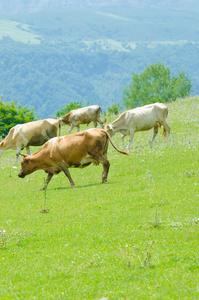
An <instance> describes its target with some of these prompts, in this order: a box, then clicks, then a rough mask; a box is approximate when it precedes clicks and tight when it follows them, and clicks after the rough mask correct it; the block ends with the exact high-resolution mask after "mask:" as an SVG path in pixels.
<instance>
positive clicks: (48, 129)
mask: <svg viewBox="0 0 199 300" xmlns="http://www.w3.org/2000/svg"><path fill="white" fill-rule="evenodd" d="M58 128H59V129H60V121H59V120H55V119H45V120H39V121H33V122H28V123H24V124H18V125H16V126H14V127H12V128H11V129H10V131H9V133H8V135H7V136H6V137H5V139H4V140H3V141H2V142H1V143H0V156H1V155H2V154H3V153H4V151H6V150H8V149H13V150H17V154H16V162H17V161H18V157H19V153H20V151H21V149H23V148H25V147H26V151H27V153H28V154H30V148H29V146H41V145H43V144H44V143H45V142H46V141H48V140H49V139H51V138H52V137H55V136H57V130H58Z"/></svg>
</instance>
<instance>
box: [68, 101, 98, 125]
mask: <svg viewBox="0 0 199 300" xmlns="http://www.w3.org/2000/svg"><path fill="white" fill-rule="evenodd" d="M99 114H100V106H99V105H91V106H86V107H82V108H78V109H74V110H71V111H70V122H74V123H76V124H77V125H78V124H89V123H90V122H91V121H93V120H94V121H95V120H97V117H98V116H99Z"/></svg>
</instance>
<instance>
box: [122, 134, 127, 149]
mask: <svg viewBox="0 0 199 300" xmlns="http://www.w3.org/2000/svg"><path fill="white" fill-rule="evenodd" d="M125 136H126V134H122V146H123V147H125V143H124V138H125Z"/></svg>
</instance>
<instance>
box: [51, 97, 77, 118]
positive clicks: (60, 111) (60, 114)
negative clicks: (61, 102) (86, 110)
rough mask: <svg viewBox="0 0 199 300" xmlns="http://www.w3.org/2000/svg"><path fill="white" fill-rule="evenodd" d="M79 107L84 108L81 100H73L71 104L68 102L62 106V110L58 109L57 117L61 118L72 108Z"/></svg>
mask: <svg viewBox="0 0 199 300" xmlns="http://www.w3.org/2000/svg"><path fill="white" fill-rule="evenodd" d="M77 108H82V103H81V102H80V101H77V102H76V101H74V102H71V103H70V104H67V105H66V106H65V107H64V108H62V109H61V110H58V111H57V112H56V117H58V118H60V117H62V116H64V115H66V114H67V113H69V112H70V111H71V110H73V109H77Z"/></svg>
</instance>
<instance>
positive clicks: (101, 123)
mask: <svg viewBox="0 0 199 300" xmlns="http://www.w3.org/2000/svg"><path fill="white" fill-rule="evenodd" d="M97 122H98V123H99V124H100V125H101V126H102V128H104V123H103V122H102V121H101V120H100V118H97ZM95 127H97V126H95Z"/></svg>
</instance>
